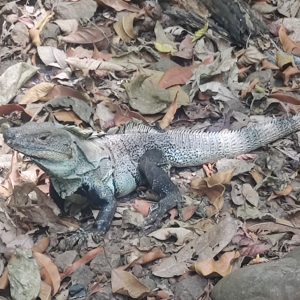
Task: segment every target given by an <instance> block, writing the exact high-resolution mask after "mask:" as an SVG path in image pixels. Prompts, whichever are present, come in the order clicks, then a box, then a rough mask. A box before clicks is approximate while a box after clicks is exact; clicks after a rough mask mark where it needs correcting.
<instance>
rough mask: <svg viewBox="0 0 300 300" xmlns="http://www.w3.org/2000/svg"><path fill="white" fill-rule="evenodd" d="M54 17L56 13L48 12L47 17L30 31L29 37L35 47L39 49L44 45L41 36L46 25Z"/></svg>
mask: <svg viewBox="0 0 300 300" xmlns="http://www.w3.org/2000/svg"><path fill="white" fill-rule="evenodd" d="M53 16H54V12H51V13H50V12H47V13H46V14H45V16H44V17H43V18H42V19H41V20H40V21H39V22H38V23H37V24H36V25H35V26H34V27H33V28H31V29H30V30H29V35H30V38H31V41H32V44H33V45H34V46H36V47H38V46H40V45H41V44H42V42H41V38H40V34H41V32H42V30H43V28H44V27H45V25H46V24H47V23H48V22H49V21H50V20H51V19H52V17H53Z"/></svg>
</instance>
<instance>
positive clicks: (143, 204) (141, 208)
mask: <svg viewBox="0 0 300 300" xmlns="http://www.w3.org/2000/svg"><path fill="white" fill-rule="evenodd" d="M132 207H133V208H134V209H135V210H136V211H138V212H139V213H140V214H142V215H143V216H144V217H147V216H148V214H149V210H150V207H151V203H150V202H149V201H146V200H141V199H138V200H135V201H134V203H133V204H132Z"/></svg>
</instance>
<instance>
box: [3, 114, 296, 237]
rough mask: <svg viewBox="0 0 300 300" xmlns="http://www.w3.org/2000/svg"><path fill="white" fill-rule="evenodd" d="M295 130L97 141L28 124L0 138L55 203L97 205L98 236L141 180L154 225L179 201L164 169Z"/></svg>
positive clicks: (129, 135)
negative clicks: (83, 199) (76, 200)
mask: <svg viewBox="0 0 300 300" xmlns="http://www.w3.org/2000/svg"><path fill="white" fill-rule="evenodd" d="M297 130H300V116H294V117H290V118H285V119H274V120H273V121H271V122H269V123H261V124H257V125H255V126H252V127H249V128H245V129H242V130H239V131H224V132H220V133H202V132H199V131H192V130H177V129H175V130H170V131H167V132H160V131H156V130H154V129H149V128H148V127H146V126H143V125H142V126H141V125H138V126H137V127H136V128H133V129H132V130H128V131H125V133H124V134H115V135H105V136H103V137H97V138H87V137H86V136H83V135H81V134H79V133H78V132H76V131H75V130H74V129H72V128H69V127H67V126H62V125H53V124H50V123H43V124H37V123H28V124H25V125H23V126H21V127H19V128H10V129H8V130H7V131H6V132H5V133H4V140H5V142H6V143H7V144H8V145H9V146H10V147H11V148H13V149H15V150H17V151H19V152H21V153H23V154H25V155H26V156H28V157H30V158H31V159H32V160H33V161H34V162H35V163H36V164H37V165H39V166H40V167H41V168H42V169H43V170H44V171H45V172H46V173H47V174H48V175H49V176H50V180H51V188H50V195H51V196H52V198H54V200H55V201H56V202H57V203H58V204H59V205H61V199H64V198H66V197H67V196H69V195H71V194H73V193H79V194H84V195H85V196H87V198H88V199H89V200H90V201H91V203H93V204H94V205H97V206H98V207H101V211H100V212H99V215H98V217H97V218H96V221H95V224H94V229H96V231H97V232H98V233H99V234H103V233H105V232H106V231H107V230H108V229H109V226H110V224H111V221H112V218H113V215H114V212H115V209H116V198H118V197H122V196H125V195H127V194H129V193H131V192H132V191H134V190H135V189H136V187H137V186H138V185H139V184H140V183H141V182H142V180H143V179H146V180H147V181H148V183H149V185H150V187H151V188H152V190H154V191H155V192H156V193H158V195H159V196H160V198H161V200H160V202H159V203H158V204H157V205H156V206H155V209H154V210H152V211H151V213H150V216H149V217H148V219H147V220H146V224H148V225H149V224H153V223H154V222H156V224H159V221H161V219H162V218H163V216H164V214H165V213H166V212H167V211H168V210H170V209H171V208H173V207H175V206H176V205H177V203H178V201H179V200H180V198H181V197H180V193H179V190H178V188H177V186H176V185H175V184H174V183H172V181H171V180H170V179H169V177H168V175H167V173H166V172H165V170H166V169H168V167H188V166H197V165H201V164H203V163H206V162H211V161H215V160H217V159H220V158H223V157H235V156H236V155H239V154H242V153H249V152H250V151H252V150H254V149H257V148H259V147H262V146H264V145H267V144H268V143H270V142H273V141H275V140H277V139H279V138H282V137H284V136H286V135H288V134H290V133H292V132H294V131H297Z"/></svg>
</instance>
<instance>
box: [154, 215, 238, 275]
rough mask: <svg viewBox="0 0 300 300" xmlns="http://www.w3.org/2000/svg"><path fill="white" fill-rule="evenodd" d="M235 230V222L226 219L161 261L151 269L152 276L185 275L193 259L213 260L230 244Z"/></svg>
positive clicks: (236, 225)
mask: <svg viewBox="0 0 300 300" xmlns="http://www.w3.org/2000/svg"><path fill="white" fill-rule="evenodd" d="M237 229H238V223H237V222H236V220H234V219H232V218H231V217H226V218H225V219H224V220H222V221H221V222H220V223H219V224H217V225H214V226H213V227H211V228H210V229H208V231H207V232H206V233H204V234H202V235H201V236H199V237H196V238H194V239H192V240H191V241H189V242H188V243H187V244H186V245H184V247H183V248H182V249H181V250H180V251H179V252H178V253H175V254H173V255H172V256H170V257H167V258H163V259H161V261H160V263H158V264H156V265H154V267H153V268H152V273H153V275H155V276H158V277H163V278H171V277H173V276H180V275H182V274H184V273H186V272H187V271H188V270H189V267H190V266H191V265H192V258H193V257H197V258H198V260H200V261H201V260H206V259H209V258H213V257H214V256H216V255H217V254H218V253H220V252H221V251H222V250H223V249H224V247H226V246H227V245H228V244H229V243H230V241H231V239H232V238H233V237H234V235H235V234H236V232H237Z"/></svg>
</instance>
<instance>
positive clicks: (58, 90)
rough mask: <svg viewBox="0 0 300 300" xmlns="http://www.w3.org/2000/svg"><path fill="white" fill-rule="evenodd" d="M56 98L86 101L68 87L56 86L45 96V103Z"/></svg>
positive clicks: (81, 95)
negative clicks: (72, 98)
mask: <svg viewBox="0 0 300 300" xmlns="http://www.w3.org/2000/svg"><path fill="white" fill-rule="evenodd" d="M56 97H74V98H77V99H81V100H87V96H85V95H84V94H83V93H81V92H79V91H78V90H76V89H73V88H71V87H68V86H63V85H56V86H55V87H54V88H53V89H52V90H50V92H49V93H48V94H47V96H46V97H45V98H44V100H45V101H48V100H51V99H54V98H56Z"/></svg>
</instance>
